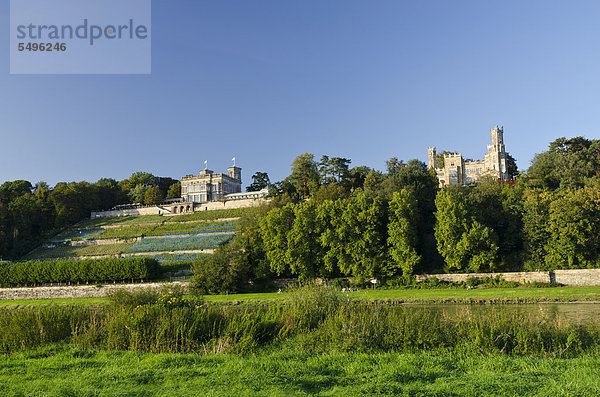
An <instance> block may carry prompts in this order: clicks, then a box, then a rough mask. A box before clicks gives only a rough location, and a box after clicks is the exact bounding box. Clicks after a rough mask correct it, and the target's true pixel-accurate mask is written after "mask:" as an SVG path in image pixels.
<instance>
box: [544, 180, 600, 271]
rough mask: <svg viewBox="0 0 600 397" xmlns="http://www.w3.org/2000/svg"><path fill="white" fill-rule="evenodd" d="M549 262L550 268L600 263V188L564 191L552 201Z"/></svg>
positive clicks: (550, 209) (548, 241) (548, 249)
mask: <svg viewBox="0 0 600 397" xmlns="http://www.w3.org/2000/svg"><path fill="white" fill-rule="evenodd" d="M547 234H548V236H549V238H548V240H547V243H546V250H547V255H546V264H547V265H548V266H549V268H550V269H562V268H566V269H579V268H596V267H598V266H599V265H600V189H598V188H596V187H589V188H583V189H576V190H568V191H565V192H561V193H560V194H558V195H556V196H555V199H554V200H552V202H551V203H550V208H549V218H548V233H547Z"/></svg>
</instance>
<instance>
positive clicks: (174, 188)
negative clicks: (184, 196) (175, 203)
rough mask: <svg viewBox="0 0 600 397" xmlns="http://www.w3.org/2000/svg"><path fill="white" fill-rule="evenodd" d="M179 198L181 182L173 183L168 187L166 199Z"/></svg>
mask: <svg viewBox="0 0 600 397" xmlns="http://www.w3.org/2000/svg"><path fill="white" fill-rule="evenodd" d="M180 197H181V182H175V183H173V184H172V185H171V186H169V190H167V198H168V199H174V198H180Z"/></svg>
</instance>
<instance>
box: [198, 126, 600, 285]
mask: <svg viewBox="0 0 600 397" xmlns="http://www.w3.org/2000/svg"><path fill="white" fill-rule="evenodd" d="M598 146H599V144H598V141H595V140H587V139H584V138H580V137H579V138H573V139H570V140H566V139H564V138H560V139H558V140H556V141H555V142H552V143H551V144H550V147H549V150H548V152H545V153H543V154H541V155H538V156H537V157H536V158H535V159H534V162H533V164H532V166H531V168H530V170H529V171H528V172H527V173H526V174H525V173H524V174H522V175H519V176H518V179H517V180H516V181H510V182H509V183H503V182H499V181H493V180H485V181H482V182H481V183H480V184H478V185H475V186H455V185H454V186H449V187H447V188H445V189H441V190H440V189H438V188H437V179H436V177H435V174H434V173H433V172H432V171H430V170H428V169H427V167H426V166H425V164H424V163H422V162H420V161H418V160H410V161H408V162H407V163H405V162H403V161H402V160H398V159H397V158H391V159H390V160H388V161H387V162H386V166H387V170H386V171H387V172H385V173H384V172H380V171H376V170H372V169H369V168H366V167H355V168H349V164H350V160H348V159H344V158H338V157H331V158H330V157H328V156H323V157H322V158H321V161H319V162H317V161H315V160H314V156H313V155H312V154H310V153H304V154H302V155H300V156H298V157H297V158H296V159H295V160H294V162H293V164H292V169H291V174H290V176H289V177H288V178H286V179H285V180H283V181H281V182H278V183H274V184H272V185H271V186H270V194H271V196H272V197H273V200H272V202H271V204H269V205H267V206H265V207H264V209H263V210H262V212H260V213H259V212H252V211H250V212H248V214H247V216H245V220H244V222H241V223H240V225H239V230H240V231H239V233H238V234H237V236H236V239H239V240H243V243H242V244H237V245H235V247H237V248H235V247H234V248H232V249H229V251H230V252H229V254H230V255H231V257H232V258H235V260H236V261H238V262H239V263H238V265H236V266H233V267H232V269H233V268H236V269H243V271H242V272H238V271H237V270H236V273H235V277H233V278H234V279H236V280H237V281H236V282H235V283H234V284H235V285H244V283H243V282H241V281H240V280H239V277H241V276H240V275H241V274H243V273H246V274H247V276H246V277H247V279H246V280H245V281H246V282H255V281H257V280H260V279H261V278H262V279H264V278H273V277H290V276H296V277H298V278H299V279H300V280H301V281H307V280H311V279H314V278H326V279H327V278H333V277H339V276H350V277H353V278H354V279H355V281H356V280H358V283H359V284H360V283H361V282H364V281H366V280H367V279H369V278H377V279H378V280H382V281H384V282H387V283H391V284H392V285H398V283H399V282H402V283H410V282H411V277H412V276H413V275H414V274H417V273H421V272H437V271H445V272H491V271H522V270H536V269H540V270H541V269H544V270H554V269H568V268H594V267H598V266H600V241H599V240H598V236H600V230H599V229H598V227H600V226H598V225H600V181H599V180H598V176H597V175H600V165H599V164H600V162H599V161H598V156H599V154H598V150H597V149H598ZM546 157H551V158H552V159H553V160H552V161H546ZM513 160H514V159H512V158H511V161H513ZM513 163H514V161H513ZM575 168H576V169H575ZM541 170H542V171H541ZM511 172H512V173H513V174H515V173H516V165H515V164H512V165H511ZM546 173H550V174H552V178H551V180H549V179H547V178H546V179H544V178H543V177H542V176H543V175H545V174H546ZM550 174H549V175H550ZM235 249H237V250H238V251H243V252H246V251H247V252H249V253H250V254H248V255H246V254H240V255H238V254H235V255H234V252H233V251H234V250H235ZM232 250H233V251H232ZM220 261H222V257H221V259H220ZM244 261H245V263H244V264H243V265H242V262H244ZM208 262H210V259H208ZM207 266H208V265H207ZM210 266H212V268H213V269H216V268H220V269H227V266H224V265H223V264H222V263H221V265H217V264H216V263H215V264H211V265H210ZM399 280H401V281H399ZM205 281H206V279H205ZM204 285H205V286H206V282H204ZM228 285H229V287H231V285H233V284H228ZM229 287H228V288H226V289H222V288H219V287H213V288H208V289H207V290H209V291H213V292H218V291H225V290H227V291H229Z"/></svg>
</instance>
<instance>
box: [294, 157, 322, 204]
mask: <svg viewBox="0 0 600 397" xmlns="http://www.w3.org/2000/svg"><path fill="white" fill-rule="evenodd" d="M289 180H290V182H291V183H292V185H294V187H295V189H296V192H298V194H299V195H300V197H301V198H308V197H310V196H311V194H312V193H314V192H315V191H316V190H317V189H318V188H319V186H320V183H319V182H320V177H319V171H318V168H317V163H316V162H315V160H314V156H313V155H312V154H310V153H302V154H301V155H299V156H297V157H296V158H295V159H294V162H293V163H292V173H291V175H290V176H289Z"/></svg>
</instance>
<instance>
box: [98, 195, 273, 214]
mask: <svg viewBox="0 0 600 397" xmlns="http://www.w3.org/2000/svg"><path fill="white" fill-rule="evenodd" d="M267 201H268V200H267V199H266V198H258V199H241V200H226V201H208V202H205V203H189V202H180V203H173V204H165V205H160V206H148V207H140V208H129V209H121V210H108V211H94V212H92V213H91V215H90V218H91V219H95V218H113V217H116V216H128V215H179V214H180V213H182V214H183V213H186V212H180V211H179V210H176V211H174V210H173V207H182V206H183V207H186V208H187V206H190V207H191V208H193V211H194V212H197V211H213V210H223V209H230V208H248V207H256V206H259V205H261V204H263V203H266V202H267ZM190 212H191V211H190Z"/></svg>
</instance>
